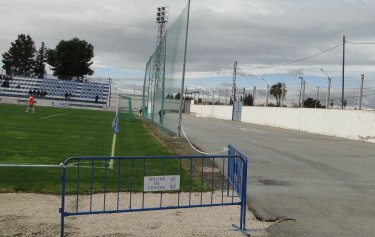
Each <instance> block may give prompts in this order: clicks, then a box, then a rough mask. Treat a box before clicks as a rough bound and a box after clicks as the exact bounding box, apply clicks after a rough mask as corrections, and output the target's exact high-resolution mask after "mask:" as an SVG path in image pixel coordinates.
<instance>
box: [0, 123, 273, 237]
mask: <svg viewBox="0 0 375 237" xmlns="http://www.w3.org/2000/svg"><path fill="white" fill-rule="evenodd" d="M145 126H147V127H148V128H149V129H150V130H151V131H152V133H153V134H154V135H155V137H156V138H157V139H158V140H159V141H160V142H162V143H163V144H164V145H165V146H166V147H167V148H168V149H170V150H171V151H174V152H175V153H177V154H179V155H196V152H195V151H194V150H193V149H192V148H191V147H190V146H189V145H188V144H187V143H186V142H185V141H184V140H182V139H177V138H175V137H174V136H173V134H170V133H168V132H166V131H165V132H160V131H159V130H158V129H157V127H154V126H153V125H151V124H149V123H145ZM122 195H126V193H123V194H122ZM136 195H141V194H136ZM199 195H200V193H198V194H193V196H199ZM215 195H216V196H218V197H219V198H220V194H218V193H215ZM159 197H160V195H158V194H155V195H152V194H150V195H149V196H148V198H149V199H150V200H153V199H155V200H158V199H157V198H159ZM108 198H110V197H108ZM134 198H135V200H136V196H135V197H134ZM168 198H172V197H169V196H168V195H165V197H164V199H165V200H166V201H168ZM68 199H69V198H68ZM164 199H163V200H164ZM82 200H83V201H82V203H83V204H82V205H84V203H85V202H86V203H87V200H88V197H85V196H84V197H82ZM98 200H99V199H98ZM109 200H110V199H109ZM60 205H61V198H60V196H56V195H44V194H32V193H1V194H0V236H59V235H60V213H59V208H60ZM67 207H69V202H67ZM239 213H240V212H239V206H223V207H205V208H191V209H175V210H164V211H148V212H137V213H135V212H131V213H120V214H102V215H86V216H78V217H77V216H74V217H67V218H65V236H122V237H125V236H126V237H136V236H165V237H168V236H171V237H172V236H244V233H242V232H240V231H237V230H236V229H235V228H234V227H233V226H232V224H235V225H238V224H239ZM246 226H247V235H248V236H250V235H251V236H267V232H266V228H267V227H268V226H270V223H266V222H261V221H258V220H256V218H255V217H254V215H253V214H252V213H251V212H249V211H248V212H247V218H246Z"/></svg>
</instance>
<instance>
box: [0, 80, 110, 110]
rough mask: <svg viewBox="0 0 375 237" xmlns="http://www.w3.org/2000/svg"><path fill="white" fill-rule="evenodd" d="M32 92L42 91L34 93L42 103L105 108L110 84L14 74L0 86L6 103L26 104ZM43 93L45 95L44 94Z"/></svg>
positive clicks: (2, 98)
mask: <svg viewBox="0 0 375 237" xmlns="http://www.w3.org/2000/svg"><path fill="white" fill-rule="evenodd" d="M3 80H4V79H3ZM30 92H34V94H35V93H37V92H39V93H37V95H36V96H35V97H36V100H37V101H38V104H39V105H46V106H58V105H59V104H64V105H69V106H73V107H88V108H105V107H107V104H108V100H109V97H110V84H109V83H98V82H87V81H85V82H78V81H73V80H59V79H54V78H42V79H39V78H30V77H19V76H15V77H13V78H12V79H10V80H9V85H7V86H5V87H4V86H1V87H0V96H1V100H4V101H7V102H13V103H24V102H25V101H26V99H27V97H28V96H29V93H30ZM42 92H46V95H45V96H42V94H43V93H42Z"/></svg>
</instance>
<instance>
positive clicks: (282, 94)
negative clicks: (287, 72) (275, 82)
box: [280, 83, 285, 108]
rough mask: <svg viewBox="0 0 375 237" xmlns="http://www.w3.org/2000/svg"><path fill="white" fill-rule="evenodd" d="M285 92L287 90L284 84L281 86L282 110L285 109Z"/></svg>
mask: <svg viewBox="0 0 375 237" xmlns="http://www.w3.org/2000/svg"><path fill="white" fill-rule="evenodd" d="M284 90H285V83H283V84H282V86H281V98H280V100H281V101H280V106H281V108H282V107H284V96H285V95H284Z"/></svg>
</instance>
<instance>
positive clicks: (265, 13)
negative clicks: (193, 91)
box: [0, 0, 375, 107]
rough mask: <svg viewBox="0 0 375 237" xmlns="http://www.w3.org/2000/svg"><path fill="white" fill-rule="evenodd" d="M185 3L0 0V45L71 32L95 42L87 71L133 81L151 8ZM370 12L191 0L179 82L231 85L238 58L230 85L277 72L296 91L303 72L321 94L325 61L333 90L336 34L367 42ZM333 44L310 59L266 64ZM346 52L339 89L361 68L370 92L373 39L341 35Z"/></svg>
mask: <svg viewBox="0 0 375 237" xmlns="http://www.w3.org/2000/svg"><path fill="white" fill-rule="evenodd" d="M185 5H186V0H173V1H172V0H164V1H161V0H133V1H130V0H106V1H103V0H79V1H78V0H64V1H62V0H54V1H51V0H37V1H29V0H12V1H1V2H0V29H1V32H0V52H1V53H3V52H5V51H7V50H8V49H9V47H10V42H12V41H14V40H15V39H16V38H17V35H19V34H21V33H23V34H30V36H31V37H32V38H33V39H34V41H35V43H36V46H37V47H39V46H40V43H41V42H42V41H43V42H45V44H46V46H47V47H48V48H54V47H55V46H56V44H57V43H58V42H59V41H60V40H62V39H65V40H67V39H71V38H73V37H78V38H80V39H84V40H86V41H88V42H90V43H91V44H93V45H94V48H95V49H94V50H95V58H94V66H93V69H94V71H95V76H98V77H111V78H117V80H123V81H127V82H129V83H130V82H131V83H133V84H141V83H142V82H143V78H142V77H143V75H144V69H145V64H146V62H147V60H148V57H149V56H150V54H151V53H152V52H153V50H154V48H155V43H156V31H157V30H156V29H157V26H156V23H155V15H156V8H157V7H158V6H169V16H170V19H169V22H170V23H169V25H170V24H171V23H172V22H173V21H174V20H175V19H176V18H177V16H178V15H179V14H180V12H181V11H182V10H183V8H184V7H185ZM374 12H375V1H374V0H304V1H301V0H283V1H280V0H251V1H250V0H231V1H214V0H199V1H198V0H192V2H191V15H190V20H191V21H190V31H189V42H188V55H187V66H186V70H187V86H188V87H191V88H204V89H212V90H214V89H215V88H216V90H218V89H220V88H230V85H231V83H232V74H233V62H234V61H235V60H237V61H238V73H239V74H238V78H237V84H238V86H239V87H241V88H242V87H245V88H246V89H247V90H250V89H251V88H252V87H253V86H257V88H260V89H261V88H263V89H264V88H265V87H266V83H265V81H267V82H268V83H269V84H273V83H275V82H278V81H282V82H285V83H286V84H287V86H288V88H289V90H288V91H289V92H288V94H289V95H295V94H296V93H297V94H298V90H299V85H300V80H299V79H298V77H299V76H302V77H304V78H305V79H306V81H307V89H306V90H308V93H310V94H311V96H313V93H315V92H314V91H316V86H320V90H321V93H324V90H326V88H327V76H326V75H325V74H323V73H322V72H321V71H320V68H324V70H325V71H326V72H327V73H328V74H329V75H330V76H331V77H332V84H333V87H335V88H337V90H338V91H339V88H340V87H341V63H342V46H341V45H340V44H342V37H343V35H346V39H347V41H348V42H352V43H374V42H375V30H374V26H375V17H374ZM335 46H338V47H337V48H335V49H333V50H331V51H329V52H327V53H324V54H321V55H319V56H317V57H313V58H311V59H309V60H304V61H301V62H298V63H293V64H289V65H285V66H272V67H268V66H270V65H275V64H276V65H278V64H284V63H288V62H291V61H294V60H298V59H302V58H306V57H309V56H312V55H315V54H318V53H320V52H322V51H325V50H327V49H331V48H333V47H335ZM346 56H347V58H346V72H345V73H346V78H345V80H346V82H345V83H346V85H347V87H348V93H351V91H350V88H354V89H352V90H353V95H354V96H355V93H354V90H355V91H356V93H357V89H355V88H358V87H359V78H360V74H362V73H364V74H365V87H366V88H368V93H369V97H368V98H370V92H371V88H373V87H375V73H374V72H375V70H374V69H375V67H374V65H375V45H373V44H346ZM0 64H1V63H0ZM264 67H267V68H264ZM262 78H264V79H265V80H264V81H263V80H262ZM372 92H374V93H375V89H374V90H372ZM259 94H260V95H261V94H262V91H260V92H259ZM322 96H324V94H322ZM374 107H375V106H374Z"/></svg>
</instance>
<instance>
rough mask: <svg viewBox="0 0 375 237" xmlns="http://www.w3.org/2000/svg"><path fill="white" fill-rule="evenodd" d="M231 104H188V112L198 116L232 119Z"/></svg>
mask: <svg viewBox="0 0 375 237" xmlns="http://www.w3.org/2000/svg"><path fill="white" fill-rule="evenodd" d="M232 109H233V106H228V105H195V104H191V105H190V113H191V114H194V115H196V116H199V117H210V118H218V119H224V120H232Z"/></svg>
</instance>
